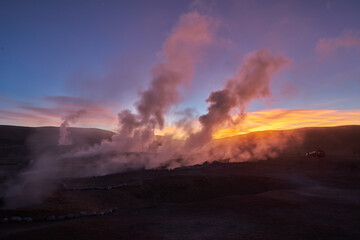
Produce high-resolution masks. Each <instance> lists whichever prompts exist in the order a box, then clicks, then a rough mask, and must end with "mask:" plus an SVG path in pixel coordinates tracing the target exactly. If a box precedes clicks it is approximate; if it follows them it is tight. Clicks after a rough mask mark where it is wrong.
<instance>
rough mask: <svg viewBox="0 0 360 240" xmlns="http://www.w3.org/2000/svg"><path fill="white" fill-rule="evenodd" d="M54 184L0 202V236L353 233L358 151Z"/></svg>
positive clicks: (356, 235)
mask: <svg viewBox="0 0 360 240" xmlns="http://www.w3.org/2000/svg"><path fill="white" fill-rule="evenodd" d="M59 186H60V187H59V188H58V191H56V192H54V193H53V194H52V195H50V196H48V198H47V199H46V200H45V201H44V203H42V204H40V205H36V206H32V207H28V208H22V209H12V210H11V209H7V210H6V209H3V210H0V220H2V221H3V223H2V224H0V239H4V240H5V239H103V240H104V239H327V240H329V239H360V229H359V226H360V159H359V158H358V157H356V156H329V157H327V158H325V159H303V158H299V157H295V156H282V157H281V158H278V159H273V160H266V161H257V162H244V163H212V164H205V165H199V166H194V167H183V168H178V169H174V170H147V171H146V170H142V171H135V172H128V173H123V174H113V175H108V176H101V177H90V178H81V179H64V180H63V181H62V183H61V184H59ZM14 217H18V218H14ZM6 219H7V220H6Z"/></svg>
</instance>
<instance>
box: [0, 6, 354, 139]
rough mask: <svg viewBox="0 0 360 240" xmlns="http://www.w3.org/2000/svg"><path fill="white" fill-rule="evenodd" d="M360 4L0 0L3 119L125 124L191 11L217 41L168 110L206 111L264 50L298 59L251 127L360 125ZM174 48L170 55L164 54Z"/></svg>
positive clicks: (259, 102) (279, 77) (251, 112)
mask: <svg viewBox="0 0 360 240" xmlns="http://www.w3.org/2000/svg"><path fill="white" fill-rule="evenodd" d="M359 11H360V1H349V0H344V1H334V0H327V1H321V0H319V1H290V0H287V1H264V0H262V1H254V0H252V1H245V0H244V1H241V0H234V1H231V0H226V1H220V0H218V1H216V0H210V1H201V0H200V1H199V0H197V1H193V0H192V1H185V0H181V1H175V0H174V1H165V0H163V1H160V0H149V1H138V0H131V1H130V0H129V1H126V0H122V1H115V0H109V1H100V0H98V1H90V0H86V1H80V0H77V1H66V0H65V1H56V0H54V1H41V0H37V1H32V0H27V1H19V0H14V1H11V0H0V124H6V125H24V126H48V125H52V126H59V125H60V124H61V122H62V121H63V120H64V119H66V118H67V117H68V116H71V115H73V114H74V113H76V112H78V111H80V110H85V111H86V114H85V115H84V116H82V117H80V118H79V119H77V121H76V122H74V123H73V126H81V127H98V128H104V129H116V128H117V124H118V120H117V114H118V113H119V112H121V111H122V110H124V109H130V110H132V111H136V109H135V107H134V104H135V103H136V102H137V101H138V100H139V93H141V92H142V91H144V90H146V89H148V87H149V84H150V82H151V79H152V69H153V67H154V66H155V65H156V64H157V63H159V62H163V61H164V51H166V46H164V44H165V43H166V41H167V39H168V38H169V36H171V34H172V33H173V29H174V28H176V26H177V25H178V24H179V21H180V19H181V17H182V16H184V14H187V13H194V12H196V13H198V14H201V15H202V16H206V17H207V19H210V20H209V21H210V22H211V23H212V29H211V30H212V31H213V32H214V36H213V39H212V41H211V43H209V44H204V46H203V47H201V49H200V51H199V52H196V53H195V52H194V54H196V56H195V58H196V62H195V63H194V72H193V74H192V75H193V76H192V77H191V81H189V82H187V83H186V84H184V85H182V86H180V87H179V92H180V93H181V94H180V95H181V96H180V101H178V102H177V104H174V105H173V106H171V108H170V109H169V110H168V111H167V113H166V123H165V126H166V127H165V128H164V129H158V133H159V134H161V133H162V132H164V131H172V130H171V129H172V128H173V124H174V122H176V121H177V119H178V118H179V115H181V114H180V113H181V112H184V111H185V110H186V111H188V112H189V111H190V112H192V113H193V115H194V116H195V118H194V119H196V117H197V116H200V115H202V114H205V113H206V112H207V107H208V106H209V103H208V102H206V99H208V97H209V94H210V93H211V92H213V91H216V90H218V89H222V88H223V86H224V84H225V82H226V81H227V79H229V78H231V77H232V76H234V75H235V74H236V72H237V71H238V69H239V67H241V66H242V64H244V61H245V60H246V59H247V56H249V55H251V53H253V52H255V51H258V50H261V49H266V50H267V51H269V52H271V53H273V54H276V55H281V56H284V57H286V59H288V60H289V62H291V64H288V65H287V66H286V67H284V68H283V69H281V71H279V72H277V73H276V74H274V76H272V78H271V86H270V87H271V88H270V89H271V94H269V95H268V96H266V97H264V98H260V99H255V100H254V101H251V103H249V106H248V107H247V109H246V114H247V118H246V120H245V121H244V122H242V123H241V125H236V126H231V127H229V126H228V127H227V128H224V129H222V130H221V129H220V130H219V131H218V132H217V133H216V136H217V137H222V136H228V135H236V134H239V133H245V132H249V131H258V130H271V129H292V128H297V127H306V126H336V125H345V124H360V94H359V93H360V17H359ZM164 49H165V50H164Z"/></svg>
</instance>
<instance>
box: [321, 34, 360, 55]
mask: <svg viewBox="0 0 360 240" xmlns="http://www.w3.org/2000/svg"><path fill="white" fill-rule="evenodd" d="M338 48H354V49H356V50H360V31H350V30H348V31H344V32H343V34H342V35H341V36H338V37H334V38H322V39H320V40H319V41H318V42H317V44H316V47H315V50H316V51H317V53H318V54H319V56H320V57H321V58H326V57H330V56H331V55H332V54H333V53H334V52H335V51H336V50H337V49H338Z"/></svg>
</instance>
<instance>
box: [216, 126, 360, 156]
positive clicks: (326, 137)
mask: <svg viewBox="0 0 360 240" xmlns="http://www.w3.org/2000/svg"><path fill="white" fill-rule="evenodd" d="M215 142H216V144H217V145H218V146H226V145H229V144H237V145H238V146H239V147H243V148H255V147H260V148H261V147H264V146H259V145H261V144H263V143H264V144H268V145H269V144H272V145H273V146H275V147H279V148H282V149H281V152H283V153H292V154H296V153H298V154H299V153H301V154H303V153H304V152H308V151H313V150H317V149H321V150H324V151H325V152H326V153H328V154H341V155H343V154H345V155H360V125H347V126H337V127H311V128H299V129H293V130H276V131H262V132H254V133H249V134H245V135H238V136H234V137H229V138H223V139H218V140H216V141H215Z"/></svg>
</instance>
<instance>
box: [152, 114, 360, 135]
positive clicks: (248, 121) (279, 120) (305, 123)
mask: <svg viewBox="0 0 360 240" xmlns="http://www.w3.org/2000/svg"><path fill="white" fill-rule="evenodd" d="M194 125H196V126H199V123H198V122H196V123H194ZM341 125H360V110H348V111H343V110H324V109H315V110H309V109H299V110H288V109H271V110H266V111H259V112H250V113H248V114H247V115H246V118H245V120H244V121H243V122H241V123H239V124H238V125H236V126H231V127H222V128H219V129H218V130H217V131H216V132H215V133H214V134H213V138H214V139H220V138H226V137H232V136H236V135H240V134H246V133H251V132H258V131H267V130H290V129H296V128H304V127H334V126H341ZM196 129H198V130H199V129H200V127H196ZM155 134H156V135H161V136H165V135H171V136H173V137H174V138H177V139H185V138H186V137H187V134H186V133H185V132H184V131H182V130H179V129H176V127H171V126H168V127H165V128H164V129H162V130H156V131H155Z"/></svg>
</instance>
